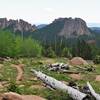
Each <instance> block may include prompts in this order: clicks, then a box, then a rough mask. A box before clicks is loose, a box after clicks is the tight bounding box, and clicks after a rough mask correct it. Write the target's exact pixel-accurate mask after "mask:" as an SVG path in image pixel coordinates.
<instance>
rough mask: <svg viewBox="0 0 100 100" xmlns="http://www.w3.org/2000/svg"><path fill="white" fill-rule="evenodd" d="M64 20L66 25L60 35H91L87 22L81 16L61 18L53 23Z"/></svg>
mask: <svg viewBox="0 0 100 100" xmlns="http://www.w3.org/2000/svg"><path fill="white" fill-rule="evenodd" d="M62 21H64V26H63V28H62V29H61V31H60V32H59V35H61V36H65V37H66V38H67V37H75V36H80V35H90V34H91V33H90V31H89V29H88V27H87V25H86V22H85V21H84V20H82V19H81V18H75V19H72V18H59V19H56V20H55V21H54V22H53V23H57V22H59V23H61V22H62Z"/></svg>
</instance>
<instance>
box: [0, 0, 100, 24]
mask: <svg viewBox="0 0 100 100" xmlns="http://www.w3.org/2000/svg"><path fill="white" fill-rule="evenodd" d="M1 17H7V18H8V19H24V20H26V21H28V22H30V23H32V24H39V23H50V22H52V21H53V20H54V19H55V18H58V17H73V18H74V17H80V18H82V19H84V20H85V21H86V22H88V23H92V22H93V23H100V0H0V18H1Z"/></svg>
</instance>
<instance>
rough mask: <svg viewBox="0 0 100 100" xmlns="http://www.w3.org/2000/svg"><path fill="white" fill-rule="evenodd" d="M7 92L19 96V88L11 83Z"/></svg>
mask: <svg viewBox="0 0 100 100" xmlns="http://www.w3.org/2000/svg"><path fill="white" fill-rule="evenodd" d="M7 90H8V91H11V92H16V93H19V94H20V90H19V88H18V86H17V85H16V83H15V82H11V83H10V85H9V86H8V87H7Z"/></svg>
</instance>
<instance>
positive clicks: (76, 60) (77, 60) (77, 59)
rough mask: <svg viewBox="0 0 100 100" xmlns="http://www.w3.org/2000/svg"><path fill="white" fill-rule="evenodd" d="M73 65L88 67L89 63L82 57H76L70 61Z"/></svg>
mask: <svg viewBox="0 0 100 100" xmlns="http://www.w3.org/2000/svg"><path fill="white" fill-rule="evenodd" d="M69 63H70V64H71V65H87V64H88V63H87V62H86V61H85V60H84V59H83V58H81V57H74V58H73V59H71V60H70V61H69Z"/></svg>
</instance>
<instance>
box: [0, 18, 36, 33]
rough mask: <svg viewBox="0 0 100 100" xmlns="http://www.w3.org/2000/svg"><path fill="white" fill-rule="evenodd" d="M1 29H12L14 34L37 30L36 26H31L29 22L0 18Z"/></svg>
mask: <svg viewBox="0 0 100 100" xmlns="http://www.w3.org/2000/svg"><path fill="white" fill-rule="evenodd" d="M0 28H1V29H5V28H10V29H12V30H13V31H14V32H16V31H20V32H27V31H34V30H35V29H36V26H35V25H33V26H32V25H31V24H29V23H28V22H26V21H24V20H22V19H20V20H12V19H10V20H7V19H6V18H0Z"/></svg>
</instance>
